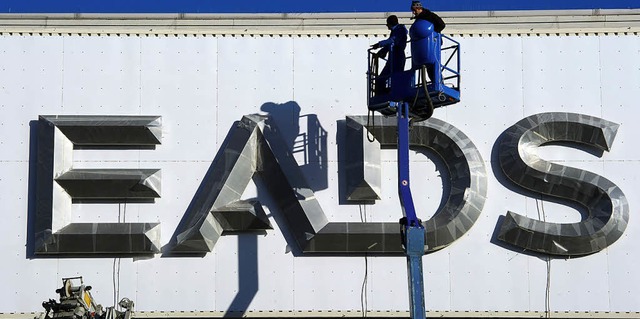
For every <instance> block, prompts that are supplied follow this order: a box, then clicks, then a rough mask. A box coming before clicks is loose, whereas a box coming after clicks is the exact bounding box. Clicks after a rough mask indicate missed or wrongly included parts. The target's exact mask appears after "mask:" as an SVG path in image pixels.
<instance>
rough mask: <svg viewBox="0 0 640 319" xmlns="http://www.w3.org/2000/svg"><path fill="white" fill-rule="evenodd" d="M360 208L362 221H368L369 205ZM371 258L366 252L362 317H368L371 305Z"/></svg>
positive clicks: (361, 307) (361, 303) (361, 296)
mask: <svg viewBox="0 0 640 319" xmlns="http://www.w3.org/2000/svg"><path fill="white" fill-rule="evenodd" d="M359 208H360V221H361V222H363V223H366V222H367V205H359ZM368 285H369V259H368V257H367V253H366V252H365V253H364V276H363V279H362V287H361V288H360V309H361V310H362V317H363V318H366V317H367V311H368V310H367V309H368V306H369V289H368Z"/></svg>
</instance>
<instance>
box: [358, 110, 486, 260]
mask: <svg viewBox="0 0 640 319" xmlns="http://www.w3.org/2000/svg"><path fill="white" fill-rule="evenodd" d="M366 123H367V118H366V117H363V116H349V117H347V129H348V130H353V131H354V132H352V134H353V135H356V136H360V138H361V140H360V141H359V143H360V144H362V143H368V142H367V141H364V140H363V139H364V138H365V137H364V136H365V135H366V133H358V132H359V131H360V130H362V128H363V127H364V126H365V125H366ZM370 130H371V131H370V132H369V133H371V134H372V135H373V136H374V137H375V139H376V141H375V143H373V144H372V145H373V146H374V147H375V146H377V147H380V146H382V147H396V146H397V134H396V119H395V118H386V117H385V118H383V117H380V116H376V117H374V121H373V125H371V127H370ZM347 134H349V132H347ZM409 138H410V141H409V142H410V145H411V147H418V148H424V149H428V150H431V151H433V152H434V153H435V154H436V155H437V156H439V157H440V158H441V159H442V161H443V162H444V163H445V164H446V166H447V169H448V170H449V178H450V179H451V180H450V184H449V185H450V189H449V192H448V194H449V197H448V198H447V201H446V204H445V205H444V206H443V207H442V208H441V209H440V210H439V211H438V212H436V214H435V215H434V216H433V217H432V218H431V219H429V220H427V221H425V222H423V223H424V226H425V229H426V232H425V236H426V237H425V239H426V240H425V244H426V245H427V249H428V251H435V250H439V249H442V248H444V247H446V246H448V245H450V244H451V243H453V242H454V241H456V240H457V239H458V238H460V237H462V236H463V235H464V234H465V233H466V232H467V231H469V229H470V228H471V226H473V224H474V223H475V222H476V220H477V219H478V216H480V213H481V212H482V208H483V207H484V202H485V200H486V196H487V195H486V194H487V174H486V169H485V166H484V162H483V161H482V157H481V156H480V153H479V152H478V150H477V149H476V147H475V145H473V143H472V142H471V140H470V139H469V138H468V137H467V136H466V135H464V133H462V132H461V131H460V130H458V129H457V128H455V127H454V126H452V125H450V124H448V123H446V122H443V121H440V120H438V119H435V118H431V119H429V120H427V121H423V122H418V123H414V124H413V126H412V128H411V133H410V136H409ZM378 141H379V144H378ZM353 142H358V141H357V140H355V141H353ZM358 146H359V145H358ZM361 148H362V147H360V148H358V147H354V148H353V149H355V150H356V151H358V152H359V153H357V154H358V155H360V154H363V152H361V151H360V149H361ZM350 149H352V148H350ZM373 151H374V150H373V149H372V148H371V147H369V152H373ZM377 151H378V152H379V149H378V150H377ZM375 159H376V160H377V163H376V162H373V163H371V162H372V161H373V159H365V158H362V157H360V158H359V159H358V160H357V161H356V160H355V159H352V163H350V165H353V168H351V170H353V169H357V168H360V169H361V170H367V167H374V168H377V171H376V172H375V173H377V174H379V173H380V172H379V168H380V157H379V156H376V158H375ZM365 161H366V162H367V163H365ZM357 162H359V163H360V165H358V164H355V163H357ZM369 169H371V168H369ZM372 175H373V173H371V172H369V173H364V172H361V173H360V174H354V173H351V174H349V177H348V178H360V180H352V181H348V183H349V185H370V184H371V183H367V181H366V180H365V177H366V176H369V178H370V179H372V180H379V179H380V178H379V177H371V176H372ZM372 193H373V192H372ZM386 224H387V226H386V227H387V228H389V229H393V230H394V231H395V232H397V231H398V228H397V227H398V226H397V223H386ZM398 240H399V239H398Z"/></svg>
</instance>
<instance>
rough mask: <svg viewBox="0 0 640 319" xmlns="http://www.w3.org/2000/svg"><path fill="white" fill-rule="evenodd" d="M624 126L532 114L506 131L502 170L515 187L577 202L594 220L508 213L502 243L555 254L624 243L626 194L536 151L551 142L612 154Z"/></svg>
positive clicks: (581, 252) (572, 116)
mask: <svg viewBox="0 0 640 319" xmlns="http://www.w3.org/2000/svg"><path fill="white" fill-rule="evenodd" d="M617 129H618V125H617V124H615V123H612V122H609V121H605V120H603V119H599V118H596V117H591V116H587V115H580V114H571V113H542V114H537V115H532V116H529V117H527V118H525V119H523V120H521V121H520V122H518V123H516V124H515V125H514V126H512V127H510V128H509V129H508V130H507V131H506V132H505V133H504V139H503V140H502V141H501V142H500V146H499V154H498V155H499V159H500V167H501V169H502V171H503V172H504V174H505V175H506V176H507V177H508V178H509V179H510V180H511V181H512V182H514V183H515V184H517V185H519V186H522V187H524V188H526V189H529V190H531V191H533V192H536V193H540V194H545V195H549V196H554V197H558V198H563V199H567V200H571V201H574V202H577V203H579V204H581V205H582V206H584V207H586V209H587V211H588V217H587V218H586V219H585V220H583V221H581V222H579V223H571V224H557V223H546V222H542V221H539V220H534V219H530V218H527V217H524V216H521V215H517V214H515V213H513V212H508V213H507V216H506V218H505V220H504V222H503V223H502V225H501V227H500V233H499V235H498V239H500V240H502V241H504V242H507V243H509V244H512V245H515V246H518V247H521V248H524V249H528V250H533V251H537V252H542V253H546V254H552V255H561V256H575V255H586V254H591V253H595V252H598V251H600V250H602V249H604V248H606V247H607V246H609V245H611V244H612V243H613V242H615V241H616V240H618V238H620V236H622V233H623V232H624V230H625V228H626V227H627V222H628V221H629V206H628V202H627V199H626V197H625V196H624V193H622V191H621V190H620V188H618V186H616V185H615V184H614V183H612V182H611V181H609V180H608V179H606V178H604V177H602V176H598V175H596V174H593V173H590V172H587V171H584V170H581V169H576V168H571V167H566V166H562V165H558V164H554V163H550V162H547V161H544V160H542V159H541V158H540V157H538V155H537V152H536V150H537V149H538V147H539V146H542V145H544V144H547V143H551V142H560V141H562V142H574V143H580V144H584V145H588V146H591V147H594V148H596V149H599V150H603V151H604V150H606V151H608V150H609V149H610V147H611V144H612V143H613V140H614V138H615V135H616V132H617Z"/></svg>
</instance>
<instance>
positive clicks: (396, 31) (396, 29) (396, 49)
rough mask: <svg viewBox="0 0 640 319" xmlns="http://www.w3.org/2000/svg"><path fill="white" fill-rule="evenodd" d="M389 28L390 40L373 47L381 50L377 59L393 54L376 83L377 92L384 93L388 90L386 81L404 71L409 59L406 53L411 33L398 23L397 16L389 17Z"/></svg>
mask: <svg viewBox="0 0 640 319" xmlns="http://www.w3.org/2000/svg"><path fill="white" fill-rule="evenodd" d="M387 28H388V29H389V31H391V32H390V35H389V38H388V39H386V40H382V41H380V42H378V43H376V44H374V45H373V46H372V47H373V48H374V49H377V48H381V49H380V51H378V52H377V53H376V54H375V56H376V57H381V58H385V57H386V56H387V54H388V53H389V52H391V55H390V56H389V58H388V59H387V63H386V64H385V65H384V68H382V71H381V72H380V75H379V77H378V79H377V81H376V92H382V91H383V90H384V89H385V88H386V81H387V79H388V78H389V77H390V76H391V72H402V71H404V65H405V61H406V59H407V56H406V55H405V53H404V50H405V48H406V47H407V34H408V33H409V32H408V31H407V28H406V27H405V26H404V25H403V24H400V23H399V22H398V17H397V16H395V15H390V16H389V17H387Z"/></svg>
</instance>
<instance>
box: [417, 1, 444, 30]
mask: <svg viewBox="0 0 640 319" xmlns="http://www.w3.org/2000/svg"><path fill="white" fill-rule="evenodd" d="M411 13H413V17H412V19H416V20H427V21H429V22H431V23H432V24H433V29H434V30H435V31H436V32H438V33H442V30H444V27H445V26H446V24H445V23H444V21H443V20H442V18H440V16H438V15H437V14H435V13H433V12H432V11H431V10H429V9H427V8H424V7H423V6H422V3H421V2H420V1H412V2H411Z"/></svg>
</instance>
